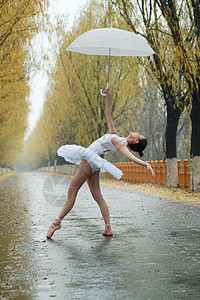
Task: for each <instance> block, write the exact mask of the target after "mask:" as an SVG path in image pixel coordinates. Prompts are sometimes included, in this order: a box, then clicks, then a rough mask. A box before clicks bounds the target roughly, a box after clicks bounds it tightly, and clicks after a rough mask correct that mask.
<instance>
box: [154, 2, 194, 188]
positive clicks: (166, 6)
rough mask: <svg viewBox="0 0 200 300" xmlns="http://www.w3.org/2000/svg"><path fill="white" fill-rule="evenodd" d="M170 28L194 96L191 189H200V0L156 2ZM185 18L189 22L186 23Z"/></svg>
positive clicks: (184, 73)
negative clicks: (182, 3) (181, 2)
mask: <svg viewBox="0 0 200 300" xmlns="http://www.w3.org/2000/svg"><path fill="white" fill-rule="evenodd" d="M156 2H157V4H158V6H159V8H160V10H161V12H162V14H163V17H164V18H165V20H166V22H167V24H168V27H169V29H170V32H171V35H172V38H173V41H174V46H175V47H176V51H177V53H178V55H179V56H178V57H179V62H180V69H181V72H182V75H183V76H184V78H185V81H186V82H187V85H188V90H189V93H190V95H191V101H192V110H191V114H190V116H191V122H192V135H191V156H192V157H193V165H192V168H191V175H192V176H191V189H192V190H200V176H199V174H200V139H199V136H200V1H199V0H186V1H185V2H184V5H178V1H174V0H169V1H165V0H157V1H156ZM183 16H184V20H185V21H186V22H182V19H183Z"/></svg>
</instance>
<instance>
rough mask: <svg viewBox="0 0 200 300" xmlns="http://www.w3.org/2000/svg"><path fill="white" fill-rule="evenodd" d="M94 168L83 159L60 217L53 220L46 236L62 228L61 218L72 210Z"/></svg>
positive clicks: (49, 236)
mask: <svg viewBox="0 0 200 300" xmlns="http://www.w3.org/2000/svg"><path fill="white" fill-rule="evenodd" d="M92 174H93V173H92V168H91V166H90V164H89V163H88V162H87V161H86V160H83V161H82V162H81V163H80V165H79V166H78V168H77V170H76V173H75V175H74V177H73V179H72V181H71V183H70V186H69V189H68V196H67V200H66V202H65V204H64V206H63V208H62V210H61V212H60V214H59V215H58V217H57V218H56V219H55V220H54V221H53V223H52V224H51V226H50V228H49V230H48V232H47V234H46V237H47V238H51V237H52V235H53V234H54V232H55V231H56V230H58V229H60V228H61V220H62V219H63V218H64V217H65V216H66V215H67V214H68V213H69V212H70V210H71V209H72V207H73V206H74V203H75V200H76V196H77V193H78V191H79V189H80V187H81V186H82V185H83V183H84V182H85V181H86V180H87V179H88V178H89V177H90V176H91V175H92Z"/></svg>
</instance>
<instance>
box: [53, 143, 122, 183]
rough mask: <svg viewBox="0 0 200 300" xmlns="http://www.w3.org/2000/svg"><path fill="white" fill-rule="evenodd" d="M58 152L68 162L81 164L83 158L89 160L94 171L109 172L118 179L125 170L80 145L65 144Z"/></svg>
mask: <svg viewBox="0 0 200 300" xmlns="http://www.w3.org/2000/svg"><path fill="white" fill-rule="evenodd" d="M57 153H58V156H61V157H63V158H64V159H65V160H66V161H67V162H70V163H72V164H76V165H79V164H80V163H81V162H82V160H87V161H88V163H89V164H90V166H91V168H92V171H93V172H96V171H101V172H103V173H104V172H107V173H109V174H111V175H113V176H114V177H115V178H116V179H118V180H119V179H120V178H121V177H122V175H123V172H122V171H121V170H120V169H118V168H117V167H115V166H114V165H113V164H112V163H110V162H109V161H107V160H106V159H104V158H102V157H100V156H99V155H98V154H96V153H95V152H94V151H92V150H90V149H89V148H84V147H82V146H78V145H64V146H61V147H60V148H59V149H58V151H57Z"/></svg>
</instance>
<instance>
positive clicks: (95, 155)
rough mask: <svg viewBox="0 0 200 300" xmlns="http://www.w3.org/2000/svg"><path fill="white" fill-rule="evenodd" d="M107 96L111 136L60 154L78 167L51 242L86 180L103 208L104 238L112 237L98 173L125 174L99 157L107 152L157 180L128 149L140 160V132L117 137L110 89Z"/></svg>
mask: <svg viewBox="0 0 200 300" xmlns="http://www.w3.org/2000/svg"><path fill="white" fill-rule="evenodd" d="M104 93H105V94H106V120H107V124H108V129H109V133H108V134H105V135H103V136H102V137H101V138H99V139H98V140H96V141H94V142H93V143H92V144H91V145H90V146H89V147H88V148H84V147H82V146H77V145H64V146H62V147H60V148H59V149H58V151H57V152H58V155H59V156H62V157H64V158H65V160H66V161H68V162H71V163H75V164H77V165H79V166H78V168H77V170H76V173H75V175H74V177H73V179H72V181H71V184H70V186H69V189H68V197H67V200H66V202H65V204H64V206H63V208H62V210H61V212H60V214H59V215H58V217H57V218H56V219H55V220H54V221H53V223H52V224H51V226H50V228H49V230H48V232H47V234H46V236H47V238H49V239H50V238H51V237H52V235H53V234H54V232H55V231H56V230H58V229H60V228H61V220H62V219H63V218H64V217H65V216H66V215H67V214H68V213H69V212H70V210H71V209H72V207H73V206H74V203H75V200H76V196H77V193H78V191H79V189H80V187H81V186H82V185H83V183H84V182H85V181H86V180H87V183H88V186H89V188H90V191H91V193H92V196H93V198H94V199H95V201H96V202H97V204H98V205H99V207H100V210H101V213H102V216H103V219H104V222H105V230H104V232H103V233H102V234H103V235H106V236H112V235H113V232H112V229H111V225H110V216H109V210H108V206H107V204H106V202H105V200H104V198H103V196H102V194H101V191H100V186H99V172H100V171H101V172H107V173H110V174H112V175H113V176H114V177H115V178H116V179H120V178H121V176H122V175H123V173H122V171H121V170H119V169H118V168H117V167H115V166H114V165H113V164H111V163H110V162H108V161H107V160H105V159H103V158H101V156H100V155H102V154H103V153H104V152H106V151H120V152H121V153H122V154H124V155H125V156H126V157H128V158H129V159H130V160H131V161H133V162H135V163H137V164H139V165H142V166H145V167H146V168H147V172H148V173H149V172H151V174H152V176H153V177H154V176H155V174H154V171H153V169H152V168H151V166H150V165H149V164H148V163H146V162H145V161H143V160H141V159H139V158H137V157H135V156H134V155H133V154H132V153H131V152H130V151H129V149H128V147H129V148H130V149H131V150H133V151H137V152H138V153H139V154H140V156H142V155H143V153H142V151H143V150H144V149H145V147H146V145H147V141H146V139H145V137H144V136H142V135H140V134H139V133H138V132H130V133H129V135H128V136H127V137H126V138H124V137H119V136H118V134H117V131H116V129H115V126H114V124H113V120H112V117H111V104H110V94H111V92H110V89H109V88H107V89H106V90H105V91H104ZM127 146H128V147H127Z"/></svg>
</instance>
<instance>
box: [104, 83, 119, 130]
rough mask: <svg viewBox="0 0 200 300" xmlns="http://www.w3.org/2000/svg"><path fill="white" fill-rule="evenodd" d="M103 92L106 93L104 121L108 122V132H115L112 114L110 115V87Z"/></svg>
mask: <svg viewBox="0 0 200 300" xmlns="http://www.w3.org/2000/svg"><path fill="white" fill-rule="evenodd" d="M104 94H106V121H107V124H108V130H109V133H112V134H117V130H116V128H115V126H114V123H113V120H112V115H111V103H110V94H111V92H110V89H109V88H107V89H105V91H104Z"/></svg>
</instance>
